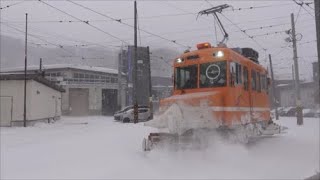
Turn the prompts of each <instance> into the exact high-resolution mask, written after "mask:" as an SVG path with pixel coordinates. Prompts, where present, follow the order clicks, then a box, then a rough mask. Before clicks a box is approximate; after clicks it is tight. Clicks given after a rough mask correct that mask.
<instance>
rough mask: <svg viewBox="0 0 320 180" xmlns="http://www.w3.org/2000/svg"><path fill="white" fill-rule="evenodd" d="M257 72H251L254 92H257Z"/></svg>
mask: <svg viewBox="0 0 320 180" xmlns="http://www.w3.org/2000/svg"><path fill="white" fill-rule="evenodd" d="M256 79H257V78H256V72H255V71H254V70H252V71H251V89H252V90H254V91H255V90H256V82H257V80H256Z"/></svg>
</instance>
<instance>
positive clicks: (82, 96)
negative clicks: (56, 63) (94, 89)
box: [69, 88, 89, 116]
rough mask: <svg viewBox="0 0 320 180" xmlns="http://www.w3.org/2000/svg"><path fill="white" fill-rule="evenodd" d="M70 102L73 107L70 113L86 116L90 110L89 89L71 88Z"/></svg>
mask: <svg viewBox="0 0 320 180" xmlns="http://www.w3.org/2000/svg"><path fill="white" fill-rule="evenodd" d="M69 103H70V107H71V109H70V110H71V111H70V115H72V116H85V115H88V112H89V89H84V88H70V89H69Z"/></svg>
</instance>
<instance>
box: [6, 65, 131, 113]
mask: <svg viewBox="0 0 320 180" xmlns="http://www.w3.org/2000/svg"><path fill="white" fill-rule="evenodd" d="M43 71H44V77H45V78H46V79H48V80H50V81H52V82H55V83H56V84H57V85H61V86H62V87H63V88H64V89H65V93H63V94H62V113H63V114H65V115H74V116H81V115H100V114H103V115H112V114H113V113H114V111H116V110H117V106H118V105H121V102H122V101H121V99H120V100H119V99H118V98H117V97H118V96H119V97H125V91H124V89H120V92H119V91H118V71H117V70H114V69H110V68H105V67H92V66H82V65H65V64H61V65H60V64H58V65H44V67H43ZM1 72H2V73H8V72H10V73H22V72H23V68H22V67H21V68H11V69H2V70H1ZM28 73H29V74H35V73H39V67H38V66H29V67H28ZM122 83H123V84H125V81H121V82H120V84H122Z"/></svg>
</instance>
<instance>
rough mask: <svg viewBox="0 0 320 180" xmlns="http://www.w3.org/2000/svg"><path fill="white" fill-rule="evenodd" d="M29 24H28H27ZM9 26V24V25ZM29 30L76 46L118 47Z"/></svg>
mask: <svg viewBox="0 0 320 180" xmlns="http://www.w3.org/2000/svg"><path fill="white" fill-rule="evenodd" d="M1 23H7V21H5V22H1ZM28 23H29V22H28ZM10 24H11V23H10ZM29 29H31V30H32V31H33V32H35V31H37V32H39V33H38V34H46V35H45V36H46V38H58V39H62V40H64V41H69V42H75V43H78V44H90V45H96V46H99V47H103V48H114V47H118V46H114V45H102V44H99V43H93V42H88V41H85V40H79V39H75V38H71V37H68V36H65V35H61V34H56V33H53V32H51V33H50V34H49V33H48V32H43V31H40V30H39V29H37V28H35V27H29ZM38 36H40V35H38ZM42 37H44V35H42Z"/></svg>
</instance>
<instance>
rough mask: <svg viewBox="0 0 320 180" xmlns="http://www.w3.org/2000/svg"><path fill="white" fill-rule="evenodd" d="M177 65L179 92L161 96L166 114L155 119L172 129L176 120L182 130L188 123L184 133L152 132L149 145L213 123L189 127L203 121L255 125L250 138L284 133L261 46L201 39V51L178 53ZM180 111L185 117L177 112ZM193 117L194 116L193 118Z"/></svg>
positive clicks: (229, 125) (147, 147)
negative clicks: (215, 43) (276, 119)
mask: <svg viewBox="0 0 320 180" xmlns="http://www.w3.org/2000/svg"><path fill="white" fill-rule="evenodd" d="M173 68H174V76H173V82H174V89H173V95H172V96H171V97H168V98H165V99H162V100H161V101H160V110H159V114H160V116H162V115H163V116H164V118H163V117H162V118H158V119H155V120H152V121H154V122H156V121H166V122H164V123H163V122H162V123H160V124H162V125H161V126H158V128H164V127H168V126H169V129H170V126H172V122H171V123H170V121H176V122H175V123H174V124H175V127H177V126H179V127H178V128H180V130H181V127H182V126H183V127H184V129H183V130H182V131H180V132H179V131H169V132H170V133H159V132H158V133H151V134H150V135H149V136H148V138H146V139H144V141H143V149H144V150H150V149H152V147H153V146H154V145H155V144H157V143H158V142H160V141H162V140H164V139H168V137H169V138H171V139H172V138H173V137H176V136H181V135H183V133H184V132H186V131H188V130H190V129H197V128H206V127H207V126H210V123H208V124H205V123H202V125H200V126H193V127H188V126H186V124H193V125H194V122H201V121H203V122H204V121H206V122H209V121H215V122H218V126H215V127H218V128H221V127H223V128H224V129H233V128H234V127H239V126H240V127H245V128H244V129H248V128H247V127H248V125H250V127H253V128H251V129H250V130H249V131H250V133H249V132H246V137H249V136H257V135H263V134H265V135H273V134H276V133H280V132H281V127H280V126H278V125H276V124H274V123H273V122H272V119H271V116H270V104H269V96H268V91H269V85H270V79H269V78H268V70H267V69H266V68H264V67H263V66H261V65H260V64H259V62H258V53H257V52H256V51H255V50H253V49H251V48H235V49H231V48H228V47H226V46H225V45H219V46H218V47H212V46H211V45H210V43H201V44H198V45H197V50H194V51H186V52H185V53H183V54H182V55H180V56H179V57H177V58H176V59H175V60H174V65H173ZM173 105H176V106H178V107H179V108H178V109H179V111H177V110H175V111H172V112H171V113H168V112H167V111H170V107H172V106H173ZM184 107H187V108H184ZM190 111H193V112H191V113H190ZM179 113H180V116H182V117H179V115H176V114H179ZM188 113H189V114H188ZM208 114H209V117H208ZM205 116H207V117H205ZM188 118H189V119H190V118H191V119H192V123H189V121H188V120H187V119H188ZM149 124H152V122H150V123H149ZM158 124H159V123H158ZM199 124H201V123H199ZM252 125H253V126H252ZM150 126H152V125H150ZM154 127H157V126H154ZM253 132H255V133H253ZM174 134H176V135H174ZM253 134H254V135H253Z"/></svg>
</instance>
